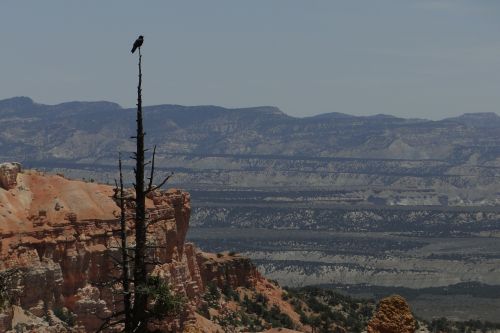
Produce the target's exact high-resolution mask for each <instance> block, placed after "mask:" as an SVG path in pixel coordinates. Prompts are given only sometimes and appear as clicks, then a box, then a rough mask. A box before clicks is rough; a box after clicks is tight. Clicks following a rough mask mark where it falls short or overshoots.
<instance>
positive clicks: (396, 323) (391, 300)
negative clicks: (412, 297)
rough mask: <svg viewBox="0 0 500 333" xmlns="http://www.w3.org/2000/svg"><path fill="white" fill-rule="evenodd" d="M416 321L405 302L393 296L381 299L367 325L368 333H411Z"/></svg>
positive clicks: (399, 297) (413, 330) (401, 298)
mask: <svg viewBox="0 0 500 333" xmlns="http://www.w3.org/2000/svg"><path fill="white" fill-rule="evenodd" d="M415 329H416V321H415V318H413V314H412V313H411V310H410V306H409V305H408V303H407V302H406V300H405V299H404V298H403V297H401V296H399V295H394V296H390V297H387V298H384V299H382V300H381V301H380V302H379V304H378V306H377V310H376V312H375V314H374V316H373V317H372V319H371V320H370V321H369V323H368V327H367V332H368V333H413V332H415Z"/></svg>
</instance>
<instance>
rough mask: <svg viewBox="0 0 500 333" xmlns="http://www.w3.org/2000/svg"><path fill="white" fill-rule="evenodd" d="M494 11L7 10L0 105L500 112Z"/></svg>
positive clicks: (451, 2) (434, 115) (435, 5)
mask: <svg viewBox="0 0 500 333" xmlns="http://www.w3.org/2000/svg"><path fill="white" fill-rule="evenodd" d="M499 18H500V2H499V1H493V0H477V1H472V0H470V1H462V0H379V1H358V0H343V1H342V0H338V1H333V0H325V1H294V0H273V1H269V0H252V1H231V0H226V1H222V0H214V1H202V0H199V1H153V0H152V1H147V2H137V1H128V0H127V1H123V0H112V1H111V0H110V1H96V0H91V1H80V2H69V1H64V0H57V1H56V0H55V1H43V2H42V1H34V0H33V1H15V2H14V1H10V2H4V3H3V4H2V6H1V10H0V36H1V40H2V43H3V45H2V61H1V64H0V68H1V76H0V77H1V79H0V99H3V98H8V97H12V96H20V95H25V96H30V97H33V99H35V100H36V101H39V102H41V103H48V104H55V103H58V102H60V101H69V100H112V101H117V102H118V103H120V104H121V105H122V106H124V107H130V106H133V105H134V103H135V97H134V94H135V89H136V87H135V85H136V82H135V81H136V79H137V76H136V75H137V73H136V62H137V56H136V55H131V54H130V49H131V46H132V43H133V41H134V40H135V38H136V37H137V36H138V35H139V34H142V35H144V36H145V42H144V48H143V55H144V58H143V59H144V87H143V88H144V102H145V104H147V105H154V104H164V103H170V104H184V105H200V104H201V105H208V104H211V105H221V106H225V107H245V106H255V105H272V106H277V107H279V108H280V109H281V110H283V111H284V112H286V113H287V114H290V115H293V116H308V115H314V114H319V113H327V112H342V113H348V114H353V115H371V114H378V113H383V114H391V115H396V116H401V117H408V118H430V119H442V118H445V117H451V116H456V115H460V114H463V113H468V112H497V113H500V112H498V111H499V109H500V93H499V92H500V37H499V36H500V20H499Z"/></svg>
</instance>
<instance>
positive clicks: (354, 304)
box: [283, 287, 375, 333]
mask: <svg viewBox="0 0 500 333" xmlns="http://www.w3.org/2000/svg"><path fill="white" fill-rule="evenodd" d="M283 298H284V299H285V300H287V301H288V302H290V303H291V304H292V305H293V306H294V309H295V311H296V312H297V313H299V315H300V320H301V322H302V323H303V324H305V325H310V326H311V327H313V328H314V329H315V332H325V333H326V332H335V329H336V328H337V327H344V328H346V329H347V330H348V332H361V331H363V330H364V329H365V328H366V324H367V323H368V320H369V319H370V318H371V315H372V313H373V311H374V309H375V302H374V301H373V300H362V299H355V298H352V297H350V296H346V295H343V294H340V293H338V292H335V291H332V290H326V289H321V288H315V287H306V288H300V289H287V290H286V293H285V294H284V295H283Z"/></svg>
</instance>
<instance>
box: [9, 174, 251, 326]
mask: <svg viewBox="0 0 500 333" xmlns="http://www.w3.org/2000/svg"><path fill="white" fill-rule="evenodd" d="M4 165H5V164H4ZM8 165H10V166H9V167H5V169H1V170H7V171H8V172H4V173H3V178H2V186H3V184H7V185H6V186H5V188H3V189H0V271H2V270H6V269H9V268H19V269H21V270H22V274H19V277H18V279H17V280H16V281H15V286H13V289H12V290H13V294H14V295H15V297H14V299H15V304H16V305H17V306H18V307H19V308H21V309H23V310H26V311H27V312H28V313H30V316H34V317H36V318H42V319H43V320H45V319H46V318H49V317H50V316H49V315H50V313H49V312H50V311H54V312H58V313H61V312H63V311H66V309H67V311H69V312H70V313H73V314H74V315H76V317H75V320H76V324H77V325H76V326H75V328H72V329H71V331H77V330H82V331H86V332H92V331H95V330H96V329H97V328H98V327H99V325H100V324H101V321H100V320H99V318H98V315H99V316H100V317H105V316H106V315H108V314H110V313H111V312H112V311H113V310H114V309H115V308H114V301H116V300H115V295H114V294H113V292H112V291H111V289H110V288H109V286H107V287H106V284H105V282H106V281H111V280H112V279H113V277H114V276H116V273H117V269H116V266H115V263H114V261H113V259H112V257H113V256H117V255H118V253H117V252H116V251H117V250H116V247H117V245H118V244H119V222H118V217H119V209H118V207H117V205H116V203H115V201H114V199H113V195H114V192H113V188H112V187H111V186H106V185H99V184H95V183H86V182H81V181H71V180H67V179H65V178H64V177H62V176H55V175H43V174H40V173H38V172H31V171H30V172H24V173H20V171H21V168H20V165H17V166H16V164H8ZM14 175H15V176H14ZM4 179H5V183H3V180H4ZM146 206H147V213H148V215H149V219H150V221H151V222H152V223H151V225H150V228H149V229H148V232H149V233H150V237H149V239H150V240H152V241H153V242H154V243H155V245H158V247H157V249H156V250H155V253H154V257H155V260H156V261H158V262H159V264H157V265H156V266H155V267H152V273H153V274H156V275H158V276H160V277H162V278H164V279H165V280H166V281H167V282H168V283H169V284H170V286H171V288H172V289H173V291H174V292H175V293H177V294H179V295H182V296H185V298H186V299H187V300H188V304H187V306H186V310H185V313H184V314H182V315H181V316H180V317H179V318H176V319H175V320H172V321H171V322H170V324H169V325H168V326H163V327H159V328H160V329H163V330H169V329H171V330H177V331H179V330H180V329H181V328H182V327H187V326H189V324H190V323H192V322H195V321H196V316H195V310H196V308H197V307H198V306H199V305H200V304H201V303H202V302H203V299H202V295H203V292H204V290H205V287H206V285H207V284H208V283H211V282H213V283H215V284H216V285H219V286H224V285H230V286H231V287H233V288H237V287H239V286H247V287H252V286H253V285H255V283H256V282H257V280H258V279H259V278H261V277H260V275H259V274H258V273H257V271H256V269H255V267H254V266H253V265H252V264H251V263H250V261H249V260H248V259H246V258H243V257H240V256H236V255H233V256H229V255H224V256H222V257H219V256H216V255H211V254H207V253H203V252H201V251H199V250H198V249H197V248H196V247H195V246H194V245H193V244H191V243H186V242H185V237H186V233H187V230H188V226H189V216H190V196H189V194H188V193H186V192H183V191H181V190H175V189H172V190H169V191H155V192H152V193H150V194H149V195H148V198H147V202H146ZM128 208H129V209H130V211H128V212H127V216H128V217H129V218H128V220H127V224H128V229H129V230H132V229H133V220H132V218H131V217H132V214H131V213H132V208H133V207H132V205H130V207H128ZM129 236H130V242H132V241H133V238H132V237H131V236H132V234H131V233H130V235H129ZM14 318H15V316H14V315H12V313H11V312H9V311H4V312H3V313H2V315H1V316H0V327H1V330H0V331H2V332H4V331H7V330H9V329H14V326H15V324H16V323H15V321H14ZM42 319H40V320H42ZM43 320H42V321H43ZM37 323H38V321H36V320H35V321H33V322H32V323H31V324H30V325H31V326H33V325H37ZM38 324H40V323H38ZM45 324H46V323H45ZM45 324H44V325H45ZM40 325H42V324H40ZM31 326H30V327H31ZM42 326H43V325H42ZM42 326H40V327H42ZM48 326H49V327H51V325H48ZM63 326H64V325H63ZM54 329H55V328H54ZM63 331H64V330H62V331H61V332H63ZM68 331H70V329H69V328H68ZM58 332H59V331H58Z"/></svg>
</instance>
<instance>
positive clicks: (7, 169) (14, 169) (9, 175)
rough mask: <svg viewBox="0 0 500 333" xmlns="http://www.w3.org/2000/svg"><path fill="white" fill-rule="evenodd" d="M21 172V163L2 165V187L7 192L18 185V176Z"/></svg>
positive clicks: (0, 176)
mask: <svg viewBox="0 0 500 333" xmlns="http://www.w3.org/2000/svg"><path fill="white" fill-rule="evenodd" d="M20 172H21V164H19V163H15V162H14V163H2V164H0V187H2V188H3V189H6V190H10V189H13V188H14V187H16V185H17V174H18V173H20Z"/></svg>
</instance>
